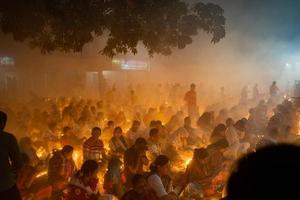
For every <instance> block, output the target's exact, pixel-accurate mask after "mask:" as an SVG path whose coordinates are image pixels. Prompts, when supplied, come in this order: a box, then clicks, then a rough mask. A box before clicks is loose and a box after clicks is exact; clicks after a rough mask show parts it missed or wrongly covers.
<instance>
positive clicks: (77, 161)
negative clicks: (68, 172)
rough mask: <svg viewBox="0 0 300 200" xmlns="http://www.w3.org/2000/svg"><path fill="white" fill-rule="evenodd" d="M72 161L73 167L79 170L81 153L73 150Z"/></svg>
mask: <svg viewBox="0 0 300 200" xmlns="http://www.w3.org/2000/svg"><path fill="white" fill-rule="evenodd" d="M73 160H74V162H75V165H76V167H77V168H80V166H81V160H82V153H81V152H80V151H78V150H75V151H74V152H73Z"/></svg>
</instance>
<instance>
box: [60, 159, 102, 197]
mask: <svg viewBox="0 0 300 200" xmlns="http://www.w3.org/2000/svg"><path fill="white" fill-rule="evenodd" d="M98 170H99V165H98V163H97V162H96V161H95V160H86V161H85V162H84V163H83V165H82V166H81V169H80V170H79V171H78V172H77V173H76V174H75V175H74V176H73V177H72V179H71V181H70V183H69V184H68V186H67V194H66V195H65V198H64V199H65V200H99V199H100V193H99V190H98V182H99V181H98V177H97V174H98Z"/></svg>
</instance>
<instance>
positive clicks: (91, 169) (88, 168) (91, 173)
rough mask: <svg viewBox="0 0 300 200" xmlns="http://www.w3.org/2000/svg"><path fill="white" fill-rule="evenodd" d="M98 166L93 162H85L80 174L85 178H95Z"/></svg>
mask: <svg viewBox="0 0 300 200" xmlns="http://www.w3.org/2000/svg"><path fill="white" fill-rule="evenodd" d="M98 168H99V165H98V163H97V162H96V161H95V160H86V161H85V162H84V163H83V164H82V166H81V169H80V173H81V175H82V176H83V177H85V178H97V173H98Z"/></svg>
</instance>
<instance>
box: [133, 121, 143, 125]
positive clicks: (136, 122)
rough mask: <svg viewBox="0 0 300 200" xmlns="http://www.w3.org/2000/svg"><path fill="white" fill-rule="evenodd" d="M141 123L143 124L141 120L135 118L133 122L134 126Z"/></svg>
mask: <svg viewBox="0 0 300 200" xmlns="http://www.w3.org/2000/svg"><path fill="white" fill-rule="evenodd" d="M139 125H141V122H140V121H138V120H134V121H133V122H132V126H139Z"/></svg>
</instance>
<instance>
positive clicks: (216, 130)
mask: <svg viewBox="0 0 300 200" xmlns="http://www.w3.org/2000/svg"><path fill="white" fill-rule="evenodd" d="M222 131H226V126H225V124H218V125H217V126H216V127H215V128H214V130H213V132H212V134H211V136H219V135H220V133H221V132H222Z"/></svg>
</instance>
